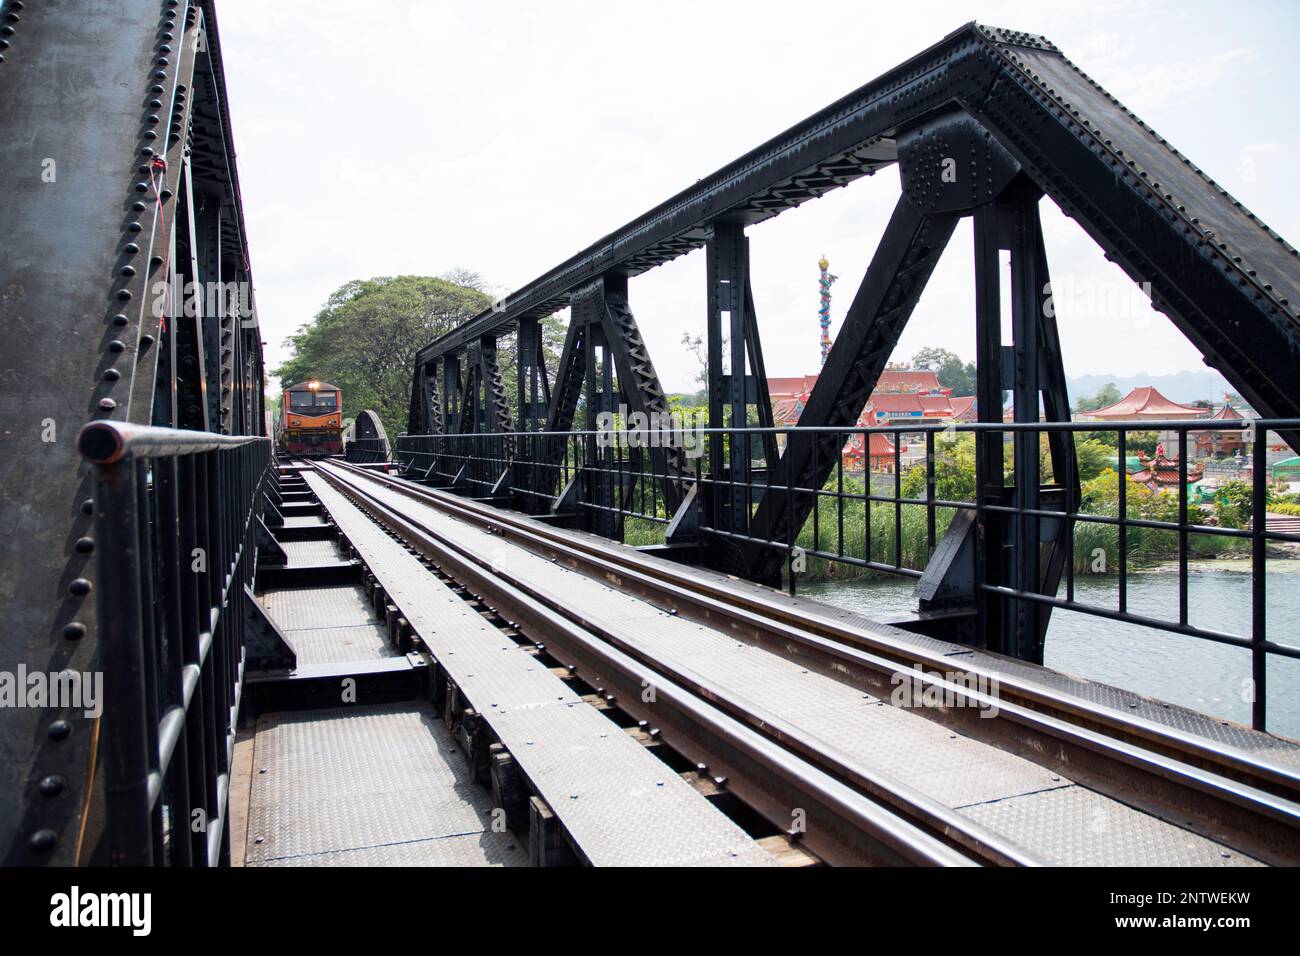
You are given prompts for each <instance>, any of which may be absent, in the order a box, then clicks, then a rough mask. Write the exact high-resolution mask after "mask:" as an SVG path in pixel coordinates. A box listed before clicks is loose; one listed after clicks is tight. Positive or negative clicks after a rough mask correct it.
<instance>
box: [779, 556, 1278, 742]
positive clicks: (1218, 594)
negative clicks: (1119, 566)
mask: <svg viewBox="0 0 1300 956" xmlns="http://www.w3.org/2000/svg"><path fill="white" fill-rule="evenodd" d="M1269 565H1270V570H1269V571H1268V573H1267V574H1266V575H1265V587H1266V594H1267V601H1266V607H1267V614H1268V636H1269V639H1270V640H1272V641H1275V642H1277V643H1282V644H1288V645H1291V646H1297V645H1300V573H1298V572H1300V560H1293V561H1281V560H1278V561H1270V562H1269ZM1274 568H1276V570H1274ZM1248 571H1249V569H1248V566H1247V565H1245V564H1244V563H1243V562H1234V561H1215V562H1205V563H1203V564H1200V565H1197V566H1196V567H1195V568H1194V569H1193V570H1192V571H1191V572H1190V573H1189V575H1188V590H1187V594H1188V619H1189V621H1190V623H1192V624H1193V625H1195V626H1198V627H1205V628H1212V629H1214V630H1218V631H1224V632H1227V633H1230V634H1238V635H1242V636H1248V632H1249V629H1250V608H1251V579H1250V574H1249V573H1248ZM913 587H914V584H913V582H912V581H908V580H904V579H900V578H886V579H883V580H872V581H846V582H817V583H808V584H802V585H801V586H800V588H799V593H800V595H801V596H803V595H806V596H808V597H811V598H815V599H817V600H820V601H824V602H825V603H827V604H833V605H836V606H838V607H844V608H848V609H850V610H854V611H857V612H859V613H861V614H866V615H868V616H872V615H876V614H879V615H882V616H883V615H890V614H897V613H899V612H900V611H907V610H910V609H913V608H915V607H916V602H915V600H914V599H913V598H912V591H913ZM1061 596H1062V597H1064V596H1065V595H1064V587H1062V591H1061ZM1075 600H1076V601H1080V602H1087V603H1089V604H1095V605H1099V606H1102V607H1108V608H1115V607H1116V606H1117V604H1118V598H1117V582H1116V579H1115V578H1114V577H1102V576H1088V577H1079V578H1076V580H1075ZM1128 607H1129V610H1130V611H1131V612H1132V613H1134V614H1142V615H1146V616H1150V617H1156V618H1160V619H1162V620H1170V619H1172V620H1177V619H1178V575H1177V574H1173V573H1170V570H1169V569H1168V568H1158V569H1153V570H1150V571H1143V572H1136V573H1131V574H1130V575H1129V579H1128ZM1044 663H1045V664H1046V665H1047V666H1048V667H1051V668H1053V669H1054V670H1058V671H1064V672H1066V673H1069V674H1073V675H1076V676H1078V677H1085V678H1088V679H1089V680H1094V681H1101V682H1103V683H1107V684H1113V685H1115V686H1117V687H1124V688H1127V689H1129V690H1132V691H1136V692H1137V693H1140V694H1146V695H1149V696H1151V697H1155V698H1157V699H1159V700H1164V701H1168V702H1170V703H1173V704H1181V705H1183V706H1185V707H1190V708H1192V709H1194V710H1199V711H1201V712H1203V713H1207V714H1212V715H1214V716H1216V717H1224V718H1227V719H1229V720H1235V721H1239V722H1241V723H1244V724H1247V725H1249V723H1250V710H1251V704H1250V701H1251V699H1252V698H1251V684H1250V652H1249V651H1247V650H1245V649H1243V648H1238V647H1231V646H1229V645H1226V644H1220V643H1217V642H1215V641H1208V640H1203V639H1201V638H1196V637H1188V636H1185V635H1182V634H1173V633H1170V632H1167V631H1161V630H1158V629H1156V628H1150V627H1139V626H1137V625H1133V624H1125V623H1122V622H1119V621H1112V620H1107V619H1106V618H1101V617H1096V616H1095V615H1091V614H1082V613H1079V612H1074V611H1064V610H1061V609H1056V610H1054V611H1053V612H1052V622H1051V625H1050V626H1049V627H1048V631H1047V643H1046V648H1045V651H1044ZM1267 683H1268V700H1267V703H1268V729H1269V731H1271V732H1272V733H1275V734H1281V735H1283V736H1286V737H1291V738H1294V739H1300V660H1294V659H1290V658H1281V657H1278V656H1276V655H1269V663H1268V682H1267Z"/></svg>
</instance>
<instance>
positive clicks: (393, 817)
mask: <svg viewBox="0 0 1300 956" xmlns="http://www.w3.org/2000/svg"><path fill="white" fill-rule="evenodd" d="M254 747H255V749H254V754H253V771H252V792H251V796H250V803H249V813H248V839H247V849H246V862H247V863H248V865H251V866H382V865H405V866H522V865H526V864H527V863H528V853H527V848H526V846H524V845H522V844H521V842H520V841H519V840H518V839H517V838H516V837H515V836H514V835H513V834H511V833H510V832H509V831H502V832H495V831H494V830H493V827H492V801H491V797H490V796H489V794H488V792H487V791H486V790H485V789H484V788H482V787H480V786H478V785H477V784H476V783H475V782H474V780H473V775H472V774H471V772H470V769H469V766H468V764H467V763H466V762H465V759H464V757H463V756H462V755H461V754H460V752H459V750H458V749H457V748H456V745H455V743H454V742H453V741H452V739H451V735H450V734H449V733H448V732H447V729H446V727H445V726H444V725H443V723H442V721H441V720H440V719H439V718H438V717H437V715H435V714H434V713H433V712H432V711H431V710H429V708H428V707H427V706H426V705H423V704H391V705H387V706H382V707H373V708H366V709H356V708H352V709H340V710H319V711H304V712H298V713H292V714H269V715H267V716H264V717H262V718H261V719H260V720H259V721H258V723H257V733H256V738H255V745H254Z"/></svg>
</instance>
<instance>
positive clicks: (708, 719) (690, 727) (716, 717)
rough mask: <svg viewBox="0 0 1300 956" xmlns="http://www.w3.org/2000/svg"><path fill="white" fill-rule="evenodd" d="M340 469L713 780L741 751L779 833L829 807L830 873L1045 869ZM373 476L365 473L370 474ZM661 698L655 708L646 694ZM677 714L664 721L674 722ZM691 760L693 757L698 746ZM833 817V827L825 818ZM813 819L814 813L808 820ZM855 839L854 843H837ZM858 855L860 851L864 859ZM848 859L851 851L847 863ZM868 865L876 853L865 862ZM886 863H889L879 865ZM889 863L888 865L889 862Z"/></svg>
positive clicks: (824, 850) (816, 840)
mask: <svg viewBox="0 0 1300 956" xmlns="http://www.w3.org/2000/svg"><path fill="white" fill-rule="evenodd" d="M344 469H346V470H347V471H351V470H352V469H351V468H350V467H348V466H346V465H344V464H343V463H341V462H330V463H329V464H328V466H327V465H325V463H318V464H317V467H316V470H317V472H318V473H319V474H320V475H321V476H322V477H323V478H324V479H325V480H326V481H328V482H330V484H331V485H333V486H334V487H335V488H336V489H338V490H339V491H340V492H341V493H342V494H343V495H344V496H345V497H347V498H348V499H349V500H351V501H352V502H353V503H354V504H356V505H357V506H358V507H360V508H362V510H363V511H365V512H367V513H368V514H369V516H370V517H371V518H372V520H375V521H377V522H378V523H379V524H380V525H382V526H383V527H385V528H387V529H388V530H389V531H390V532H392V533H393V534H395V535H396V536H397V537H399V538H400V539H402V540H404V541H405V542H406V543H407V544H410V545H413V546H415V547H416V548H417V550H420V551H421V552H422V553H424V554H425V556H426V557H429V558H430V559H431V560H433V561H434V562H435V563H436V564H437V565H438V566H439V567H440V568H442V569H443V570H444V571H445V572H446V573H447V574H449V575H450V576H451V577H452V578H453V579H455V580H457V581H458V582H460V583H461V584H464V585H466V586H467V587H469V588H470V589H471V590H472V591H473V592H475V593H476V594H479V595H481V596H483V597H484V598H485V599H487V600H488V601H489V602H490V603H491V604H492V605H493V606H494V607H496V608H498V609H499V610H502V611H506V612H507V616H508V617H509V618H510V619H511V620H513V621H515V622H516V624H515V626H516V627H518V628H519V629H520V630H522V631H524V632H525V633H535V634H536V636H537V637H538V638H539V639H540V641H539V642H540V643H542V644H543V645H544V646H545V647H546V648H547V649H548V650H549V651H551V653H552V654H553V656H556V657H558V658H559V659H561V660H564V659H566V658H567V659H568V662H569V663H572V664H576V665H577V667H578V669H577V671H576V673H577V674H578V675H579V676H582V677H584V679H586V680H588V682H589V683H590V682H592V681H595V682H596V683H597V685H609V686H611V687H614V688H616V689H617V693H616V694H614V695H611V696H612V699H614V700H617V702H618V705H619V706H620V707H622V708H623V709H625V710H627V711H628V712H629V713H630V714H632V715H633V716H636V717H641V716H644V717H645V718H646V719H648V720H650V721H652V722H658V723H657V724H656V725H657V726H659V725H661V724H663V723H668V724H669V725H671V732H670V733H668V734H666V735H665V737H666V739H670V740H673V741H674V742H675V743H676V744H677V746H678V747H679V748H681V747H682V742H683V741H686V742H688V744H694V745H695V746H696V747H699V748H702V749H703V750H704V751H705V752H706V753H707V754H708V755H709V760H708V761H707V763H708V766H709V767H710V770H711V771H712V769H713V768H714V767H715V766H717V765H718V762H721V763H722V765H723V766H724V767H727V766H729V767H731V768H732V769H737V767H736V757H735V755H734V751H735V750H737V749H739V750H741V751H742V754H743V756H744V757H745V758H747V762H748V764H749V766H750V769H749V772H748V773H747V774H746V773H745V772H744V771H745V768H744V767H741V768H739V770H740V771H741V776H740V779H738V780H737V779H733V777H732V775H731V774H730V773H728V774H724V776H725V777H726V787H727V789H729V790H731V791H733V792H735V793H736V794H737V795H738V796H740V797H741V798H742V799H744V800H745V801H746V802H748V803H751V805H754V806H755V807H756V808H758V809H760V812H762V811H763V810H767V813H766V814H765V815H768V817H769V819H772V820H773V821H774V822H777V823H778V824H783V823H784V821H786V820H788V819H789V814H790V810H791V808H792V807H795V806H798V807H803V808H805V809H806V808H807V807H808V806H809V805H810V804H811V805H814V806H820V807H821V808H822V809H823V813H822V815H821V816H820V817H819V818H818V819H817V821H816V823H814V822H813V821H811V820H810V822H809V824H808V829H807V830H806V831H805V832H804V833H803V835H802V836H801V839H802V840H803V842H805V843H806V844H807V845H808V846H809V849H810V850H812V851H813V852H814V853H815V854H816V855H818V856H819V857H822V858H823V859H826V860H827V861H828V862H850V863H851V862H863V861H864V859H862V858H860V857H863V853H862V850H861V847H862V845H863V842H864V841H877V842H881V843H882V845H883V846H884V847H885V849H886V850H888V851H889V852H891V853H894V854H898V855H899V856H900V861H901V862H908V863H920V864H938V865H970V864H972V863H976V864H984V865H996V866H1040V865H1044V861H1042V860H1041V859H1039V858H1038V857H1036V856H1035V855H1033V854H1031V853H1029V852H1027V851H1026V850H1025V849H1024V848H1022V847H1019V846H1018V845H1016V844H1015V843H1014V842H1013V841H1010V840H1008V839H1007V838H1005V837H1003V836H1001V835H999V834H997V833H995V832H993V831H991V830H988V829H986V828H985V827H983V826H982V825H980V824H978V823H976V822H975V821H973V820H970V819H969V818H966V817H965V816H963V815H962V814H960V813H958V812H957V811H955V810H953V809H952V808H950V807H948V806H946V805H944V804H942V803H940V802H938V801H936V800H934V799H932V798H930V797H927V796H925V795H924V794H921V793H919V792H918V791H915V790H914V789H912V788H910V787H908V786H906V785H904V784H901V783H898V782H897V781H892V780H889V779H887V778H885V777H884V776H882V775H879V774H875V773H872V772H870V771H867V770H865V769H863V768H861V767H855V766H853V765H852V764H851V762H850V758H848V757H847V756H845V755H843V754H839V753H836V752H834V751H833V750H831V749H830V748H828V747H827V746H826V745H825V744H823V743H822V742H820V741H816V740H811V739H809V738H808V737H807V735H806V734H804V733H802V732H801V731H800V730H799V729H798V728H795V727H793V726H791V725H789V724H788V723H787V722H786V721H784V720H783V719H781V718H779V717H777V716H776V715H774V714H771V713H770V712H767V711H766V710H764V709H762V708H761V707H758V706H756V705H754V704H752V703H750V702H744V703H742V702H740V701H737V700H735V699H732V698H730V697H729V696H728V695H727V694H725V693H723V692H721V691H719V690H718V689H717V688H714V687H711V686H709V685H708V684H707V682H706V681H705V680H704V679H703V678H702V677H701V676H699V675H698V674H695V673H694V672H693V671H690V670H689V669H687V668H683V667H676V668H674V667H669V666H667V665H666V664H665V663H664V662H663V661H661V660H658V659H656V658H655V657H654V656H653V655H651V654H650V653H648V652H647V651H646V650H645V649H644V648H643V647H641V646H640V644H639V643H638V642H637V640H636V639H635V637H634V636H632V635H629V634H627V633H620V632H617V631H615V630H614V629H612V628H610V627H608V626H606V625H603V624H601V623H599V622H596V621H593V620H591V619H590V618H587V617H586V616H584V615H581V614H577V613H575V612H574V610H573V609H572V608H570V607H566V606H565V605H564V602H563V601H561V600H559V599H558V598H556V597H555V596H553V595H547V594H545V593H544V592H542V591H541V590H540V589H538V588H536V587H534V586H531V585H528V584H527V583H526V582H523V581H521V580H520V579H518V578H517V577H515V576H513V575H510V574H508V573H505V572H503V571H502V570H501V569H494V568H492V567H490V566H489V564H488V562H487V561H485V560H484V558H483V557H481V556H479V555H476V554H472V553H470V552H469V551H467V550H466V549H464V548H463V547H461V546H459V545H457V544H456V543H455V542H452V541H450V540H449V539H448V538H447V537H446V536H445V535H444V534H442V533H440V532H438V531H437V530H436V529H432V528H430V527H428V526H427V525H425V524H423V523H421V522H420V521H419V520H418V519H416V518H414V517H413V516H411V515H409V514H405V513H402V512H398V511H396V510H394V509H393V508H391V507H389V506H387V505H385V504H384V503H383V502H381V501H379V500H378V499H376V498H375V497H374V496H373V495H372V494H371V493H369V492H367V491H366V490H365V489H364V488H363V487H361V485H360V484H359V483H358V482H357V481H356V480H355V479H354V478H353V477H352V476H349V475H343V474H340V473H339V472H340V470H344ZM363 474H364V473H363ZM647 687H653V688H654V700H653V703H652V704H651V705H650V706H646V705H645V704H644V702H643V700H642V691H643V690H644V689H645V688H647ZM666 713H667V714H671V715H673V716H674V717H675V720H674V719H673V718H672V717H670V719H669V720H668V721H665V720H664V718H665V715H666ZM683 749H686V750H688V751H689V750H690V747H689V745H688V746H686V747H685V748H683ZM778 780H779V781H781V782H782V783H783V784H784V785H785V786H786V787H793V788H794V789H795V791H796V792H797V793H798V794H799V799H800V800H801V801H802V802H801V803H798V804H792V803H790V802H789V800H788V799H785V800H780V799H778V800H776V801H773V800H772V799H771V796H770V794H768V793H766V792H765V791H766V790H767V789H768V788H770V786H771V785H772V783H773V782H774V781H778ZM827 812H832V813H833V814H834V818H833V819H831V818H829V817H828V816H827V815H826V814H827ZM810 816H811V814H810ZM846 828H847V829H848V830H849V831H850V833H851V835H852V839H851V840H850V841H849V842H848V843H843V842H841V841H840V840H839V839H838V838H835V839H828V837H829V836H830V835H831V834H834V833H836V832H837V831H838V832H840V833H842V832H843V831H844V830H845V829H846ZM854 847H856V848H857V849H854ZM846 851H847V852H846ZM866 860H867V861H870V854H867V855H866ZM877 861H879V860H877ZM884 862H889V860H888V859H887V858H886V859H885V860H884Z"/></svg>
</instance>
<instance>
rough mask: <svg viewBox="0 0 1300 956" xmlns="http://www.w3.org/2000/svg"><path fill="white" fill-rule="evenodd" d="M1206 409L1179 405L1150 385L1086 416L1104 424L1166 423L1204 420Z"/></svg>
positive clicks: (1135, 390)
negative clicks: (1193, 419)
mask: <svg viewBox="0 0 1300 956" xmlns="http://www.w3.org/2000/svg"><path fill="white" fill-rule="evenodd" d="M1206 411H1207V409H1205V408H1201V407H1199V406H1196V405H1180V404H1179V403H1178V402H1174V401H1170V400H1169V399H1167V398H1165V397H1164V396H1163V395H1161V394H1160V392H1159V391H1158V390H1157V389H1156V388H1155V387H1154V386H1151V385H1143V386H1142V387H1140V388H1135V389H1133V391H1131V392H1129V393H1128V394H1127V395H1125V396H1124V397H1123V398H1121V399H1120V400H1119V401H1118V402H1116V403H1115V404H1114V405H1107V406H1106V407H1105V408H1098V409H1095V410H1093V411H1091V412H1088V413H1087V415H1088V417H1089V418H1095V419H1099V420H1101V421H1104V422H1140V421H1166V420H1173V419H1181V418H1204V417H1205V414H1206Z"/></svg>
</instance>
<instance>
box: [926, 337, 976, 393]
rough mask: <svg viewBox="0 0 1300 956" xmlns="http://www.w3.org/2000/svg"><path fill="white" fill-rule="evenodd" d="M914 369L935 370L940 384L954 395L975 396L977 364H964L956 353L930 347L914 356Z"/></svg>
mask: <svg viewBox="0 0 1300 956" xmlns="http://www.w3.org/2000/svg"><path fill="white" fill-rule="evenodd" d="M912 367H913V368H925V369H931V370H933V371H934V373H935V375H936V377H937V378H938V379H939V384H940V385H942V386H943V387H944V388H950V389H952V393H953V394H954V395H974V394H975V381H976V379H975V363H974V362H963V361H962V360H961V356H959V355H958V354H957V353H956V352H950V351H948V350H947V349H943V348H938V347H935V346H928V347H926V348H923V349H921V351H919V352H917V353H916V354H915V355H913V356H912Z"/></svg>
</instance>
